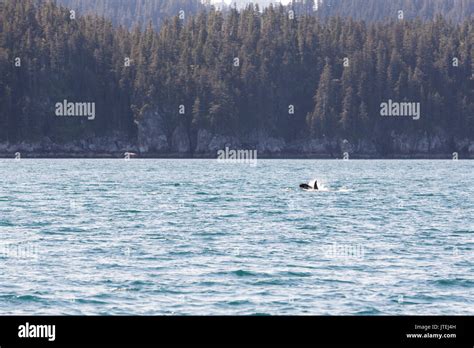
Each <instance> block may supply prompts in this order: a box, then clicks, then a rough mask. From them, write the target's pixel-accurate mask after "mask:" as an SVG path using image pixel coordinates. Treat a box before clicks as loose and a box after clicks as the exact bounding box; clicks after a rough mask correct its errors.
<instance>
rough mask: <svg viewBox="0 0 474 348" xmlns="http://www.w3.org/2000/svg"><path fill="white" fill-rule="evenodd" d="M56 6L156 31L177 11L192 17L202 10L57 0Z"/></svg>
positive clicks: (147, 1) (128, 0)
mask: <svg viewBox="0 0 474 348" xmlns="http://www.w3.org/2000/svg"><path fill="white" fill-rule="evenodd" d="M57 3H58V4H61V5H63V6H66V7H68V8H70V9H73V10H75V11H77V12H78V14H95V15H98V16H103V17H105V18H107V19H110V20H111V21H112V22H113V23H114V24H121V25H123V26H125V27H127V28H133V27H135V26H137V25H142V26H144V25H146V24H147V23H148V22H150V21H151V23H152V24H153V26H154V27H155V28H156V29H158V28H159V27H160V26H161V25H162V24H163V22H164V20H165V19H166V18H170V17H174V16H176V15H177V14H178V13H179V11H184V13H185V14H186V15H192V14H195V13H197V12H198V11H200V10H203V9H204V6H203V3H202V1H201V0H57Z"/></svg>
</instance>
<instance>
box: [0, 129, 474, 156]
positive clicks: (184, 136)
mask: <svg viewBox="0 0 474 348" xmlns="http://www.w3.org/2000/svg"><path fill="white" fill-rule="evenodd" d="M225 148H229V149H235V150H247V149H248V150H257V154H258V158H262V159H263V158H280V159H281V158H302V159H304V158H312V159H319V158H320V159H336V158H340V159H342V158H344V157H346V158H347V157H348V158H350V159H383V158H387V159H390V158H393V159H397V158H399V159H412V158H413V159H423V158H426V159H452V158H453V153H454V152H456V153H457V154H458V158H459V159H474V140H470V139H452V138H448V137H445V136H440V135H435V136H428V135H422V136H407V135H398V134H395V133H393V134H391V136H390V137H389V138H388V139H385V140H384V141H383V142H380V141H379V142H377V141H368V140H358V141H352V142H351V141H349V140H347V139H325V138H322V139H302V140H299V141H293V142H286V141H285V140H284V139H281V138H273V137H270V136H268V135H267V134H265V133H255V134H251V135H249V136H246V137H245V138H238V137H235V136H225V135H219V134H217V135H216V134H211V133H209V132H208V131H207V130H199V131H198V132H197V135H196V137H195V139H194V141H193V140H191V139H190V137H189V136H188V133H187V132H186V131H185V129H184V127H183V128H181V127H178V128H176V130H175V131H174V133H173V135H172V137H171V139H168V137H166V135H165V134H164V133H161V134H159V135H157V134H152V133H148V134H146V133H144V132H140V133H139V136H138V138H137V140H136V141H134V140H133V139H128V140H127V138H125V137H123V136H109V137H101V138H92V139H83V140H80V141H74V142H70V143H63V144H57V143H54V142H52V141H51V140H50V139H48V138H45V139H43V140H41V141H39V142H34V143H30V142H21V143H19V144H10V143H0V158H14V157H15V153H17V152H18V153H20V156H21V157H22V158H123V157H124V156H125V153H127V152H129V153H133V154H134V155H133V157H135V158H216V156H217V152H218V151H219V150H223V149H225Z"/></svg>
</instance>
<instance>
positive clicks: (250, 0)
mask: <svg viewBox="0 0 474 348" xmlns="http://www.w3.org/2000/svg"><path fill="white" fill-rule="evenodd" d="M224 1H225V2H226V3H230V2H231V1H232V0H224ZM257 1H258V0H257ZM290 1H291V0H280V2H281V3H282V4H283V5H286V4H288V3H289V2H290ZM211 2H220V0H212V1H211ZM248 2H252V0H248Z"/></svg>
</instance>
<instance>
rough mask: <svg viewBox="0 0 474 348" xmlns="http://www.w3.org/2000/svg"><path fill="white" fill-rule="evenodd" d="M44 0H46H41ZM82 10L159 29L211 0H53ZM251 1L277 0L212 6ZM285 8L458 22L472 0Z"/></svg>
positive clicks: (334, 1) (367, 0) (321, 1)
mask: <svg viewBox="0 0 474 348" xmlns="http://www.w3.org/2000/svg"><path fill="white" fill-rule="evenodd" d="M43 1H45V0H43ZM56 1H57V3H58V4H61V5H64V6H66V7H69V8H71V9H74V10H76V11H78V12H79V13H81V14H96V15H99V16H104V17H106V18H108V19H110V20H111V21H112V22H113V23H114V24H121V25H123V26H125V27H127V28H133V27H134V26H136V25H139V24H140V25H142V26H145V25H146V24H147V23H148V22H151V23H152V24H153V26H154V27H155V29H158V28H159V27H160V26H161V25H162V24H163V22H164V20H165V19H166V18H169V17H174V16H176V15H177V14H178V13H179V11H181V10H182V11H184V13H185V14H186V15H190V16H191V15H193V14H196V13H197V12H199V11H201V10H205V9H211V8H212V6H209V5H208V4H209V3H210V2H208V1H206V0H204V1H201V0H56ZM248 3H253V4H255V5H257V6H259V7H260V9H263V8H265V7H266V6H269V5H270V4H273V6H275V7H278V6H279V5H278V4H277V1H276V0H233V1H232V2H231V3H230V4H229V5H226V3H225V2H224V1H222V2H219V1H214V2H213V4H214V6H215V7H218V8H220V9H222V10H223V11H224V12H227V11H229V10H230V9H231V8H234V7H237V8H239V9H241V8H243V7H245V4H248ZM286 10H287V11H289V10H294V11H295V13H297V14H298V15H314V16H317V17H319V18H330V17H335V16H341V17H352V18H353V19H356V20H364V21H381V20H389V19H391V18H392V19H395V18H398V15H399V12H398V11H400V10H402V11H403V16H404V18H405V19H415V18H420V19H422V20H432V19H434V18H436V16H437V15H439V14H440V15H442V16H443V17H444V18H446V19H448V20H452V21H454V22H461V21H463V20H465V19H468V18H471V17H472V16H473V15H474V1H473V0H292V1H291V2H290V3H289V4H288V5H287V6H286Z"/></svg>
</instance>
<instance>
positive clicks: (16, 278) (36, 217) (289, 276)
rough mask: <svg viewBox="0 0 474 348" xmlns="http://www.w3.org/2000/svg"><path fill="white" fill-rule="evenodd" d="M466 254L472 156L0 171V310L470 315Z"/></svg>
mask: <svg viewBox="0 0 474 348" xmlns="http://www.w3.org/2000/svg"><path fill="white" fill-rule="evenodd" d="M313 179H318V183H319V186H320V191H303V190H300V189H299V187H298V186H299V184H301V183H305V182H309V181H311V180H313ZM473 250H474V162H472V161H462V160H459V161H453V160H450V161H448V160H446V161H444V160H348V161H343V160H258V162H257V165H255V166H253V165H249V164H245V163H220V162H218V161H217V160H204V159H202V160H191V159H190V160H187V159H179V160H173V159H163V160H162V159H157V160H152V159H149V160H142V159H132V160H129V161H126V160H123V159H122V160H102V159H86V160H80V159H21V160H20V161H16V160H13V159H12V160H0V314H2V315H10V314H31V315H63V314H65V315H81V314H86V315H264V314H269V315H286V314H291V315H293V314H294V315H401V314H411V315H443V314H446V315H448V314H470V315H473V314H474V296H473V295H474V257H473V254H474V253H473Z"/></svg>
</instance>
